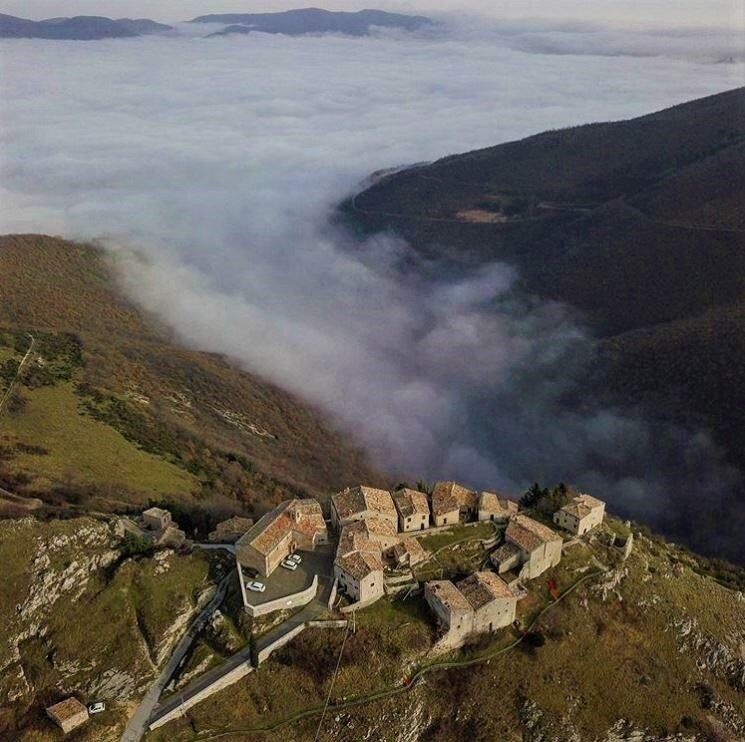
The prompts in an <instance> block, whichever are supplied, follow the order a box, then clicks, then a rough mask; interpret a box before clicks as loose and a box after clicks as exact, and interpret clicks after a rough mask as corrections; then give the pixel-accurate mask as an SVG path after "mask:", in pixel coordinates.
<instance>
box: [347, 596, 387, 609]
mask: <svg viewBox="0 0 745 742" xmlns="http://www.w3.org/2000/svg"><path fill="white" fill-rule="evenodd" d="M382 597H383V596H382V595H378V596H377V597H375V598H370V599H369V600H358V601H357V602H356V603H352V605H345V606H344V607H343V608H340V609H339V610H340V611H341V612H342V613H354V612H355V611H359V610H362V609H363V608H367V607H368V606H369V605H372V604H373V603H377V602H378V601H379V600H380V599H381V598H382Z"/></svg>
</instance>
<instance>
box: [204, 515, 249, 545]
mask: <svg viewBox="0 0 745 742" xmlns="http://www.w3.org/2000/svg"><path fill="white" fill-rule="evenodd" d="M253 524H254V522H253V518H243V517H241V516H240V515H234V516H233V517H232V518H228V519H227V520H223V521H221V522H220V523H218V524H217V526H215V530H214V531H210V534H209V536H208V539H209V540H210V541H211V542H212V543H219V544H234V543H235V542H236V541H237V540H238V539H239V538H240V537H241V536H242V535H243V534H244V533H248V531H249V530H251V526H253Z"/></svg>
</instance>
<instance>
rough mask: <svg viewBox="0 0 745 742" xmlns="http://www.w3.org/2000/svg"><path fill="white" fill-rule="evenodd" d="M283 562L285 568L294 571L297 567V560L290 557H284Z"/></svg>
mask: <svg viewBox="0 0 745 742" xmlns="http://www.w3.org/2000/svg"><path fill="white" fill-rule="evenodd" d="M281 564H282V566H283V567H284V568H285V569H289V570H291V571H293V572H294V571H295V570H296V569H297V562H291V561H290V560H289V559H283V560H282V562H281Z"/></svg>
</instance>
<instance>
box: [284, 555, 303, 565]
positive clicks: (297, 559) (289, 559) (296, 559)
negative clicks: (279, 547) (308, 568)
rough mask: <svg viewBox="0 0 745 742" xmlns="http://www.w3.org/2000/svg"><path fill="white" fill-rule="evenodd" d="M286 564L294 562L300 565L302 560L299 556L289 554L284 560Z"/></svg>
mask: <svg viewBox="0 0 745 742" xmlns="http://www.w3.org/2000/svg"><path fill="white" fill-rule="evenodd" d="M285 561H286V562H294V563H295V564H300V562H302V561H303V558H302V557H301V556H300V554H297V553H295V554H290V556H288V557H287V559H285Z"/></svg>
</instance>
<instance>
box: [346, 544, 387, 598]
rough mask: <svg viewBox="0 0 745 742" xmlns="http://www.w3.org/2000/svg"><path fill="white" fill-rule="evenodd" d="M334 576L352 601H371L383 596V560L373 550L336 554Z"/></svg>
mask: <svg viewBox="0 0 745 742" xmlns="http://www.w3.org/2000/svg"><path fill="white" fill-rule="evenodd" d="M334 576H335V577H337V578H338V580H339V587H340V588H341V589H342V590H343V591H344V592H345V593H346V594H347V595H348V596H349V597H350V598H351V599H352V600H354V601H358V602H360V603H371V602H373V601H375V600H377V599H378V598H381V597H383V594H384V592H385V587H384V584H383V562H382V561H381V559H380V556H379V554H378V552H376V551H374V550H372V549H371V550H369V551H368V550H366V551H352V552H350V553H348V554H342V555H337V557H336V559H335V560H334Z"/></svg>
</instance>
